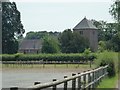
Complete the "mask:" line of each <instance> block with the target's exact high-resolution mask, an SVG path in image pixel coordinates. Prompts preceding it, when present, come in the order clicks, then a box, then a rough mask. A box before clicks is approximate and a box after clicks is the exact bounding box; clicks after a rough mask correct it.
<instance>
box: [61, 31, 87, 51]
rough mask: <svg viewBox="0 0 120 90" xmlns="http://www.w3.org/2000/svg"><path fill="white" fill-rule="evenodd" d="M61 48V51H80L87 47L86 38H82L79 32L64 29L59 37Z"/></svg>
mask: <svg viewBox="0 0 120 90" xmlns="http://www.w3.org/2000/svg"><path fill="white" fill-rule="evenodd" d="M59 40H60V43H61V49H62V52H63V53H80V52H84V50H85V48H88V46H89V43H88V41H87V39H85V38H83V37H82V36H81V35H80V34H79V33H77V32H72V31H71V30H70V29H68V30H65V31H64V32H63V33H62V34H61V36H60V38H59Z"/></svg>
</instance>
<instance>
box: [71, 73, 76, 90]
mask: <svg viewBox="0 0 120 90" xmlns="http://www.w3.org/2000/svg"><path fill="white" fill-rule="evenodd" d="M75 75H76V74H74V73H73V74H72V76H75ZM75 89H76V79H73V80H72V90H75Z"/></svg>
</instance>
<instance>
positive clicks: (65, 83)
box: [64, 76, 67, 90]
mask: <svg viewBox="0 0 120 90" xmlns="http://www.w3.org/2000/svg"><path fill="white" fill-rule="evenodd" d="M64 78H67V76H64ZM64 90H67V81H66V82H64Z"/></svg>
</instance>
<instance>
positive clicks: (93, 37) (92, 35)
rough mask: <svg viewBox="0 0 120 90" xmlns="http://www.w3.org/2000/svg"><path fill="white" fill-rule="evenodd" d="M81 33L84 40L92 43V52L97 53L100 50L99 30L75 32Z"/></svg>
mask: <svg viewBox="0 0 120 90" xmlns="http://www.w3.org/2000/svg"><path fill="white" fill-rule="evenodd" d="M74 31H75V32H79V33H80V34H81V35H82V36H83V37H84V38H87V39H88V40H89V43H90V49H91V50H92V51H97V49H98V32H97V30H92V29H91V30H74Z"/></svg>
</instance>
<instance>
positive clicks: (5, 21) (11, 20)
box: [2, 2, 25, 54]
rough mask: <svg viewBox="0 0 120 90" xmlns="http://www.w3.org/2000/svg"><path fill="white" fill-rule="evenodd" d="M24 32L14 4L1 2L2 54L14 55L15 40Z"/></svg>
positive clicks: (16, 46) (16, 42) (16, 43)
mask: <svg viewBox="0 0 120 90" xmlns="http://www.w3.org/2000/svg"><path fill="white" fill-rule="evenodd" d="M24 32H25V30H24V29H23V25H22V23H21V18H20V12H19V11H18V10H17V6H16V4H15V2H12V3H11V2H2V53H7V54H12V53H16V52H17V50H18V41H17V38H18V37H19V36H22V35H23V33H24Z"/></svg>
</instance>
